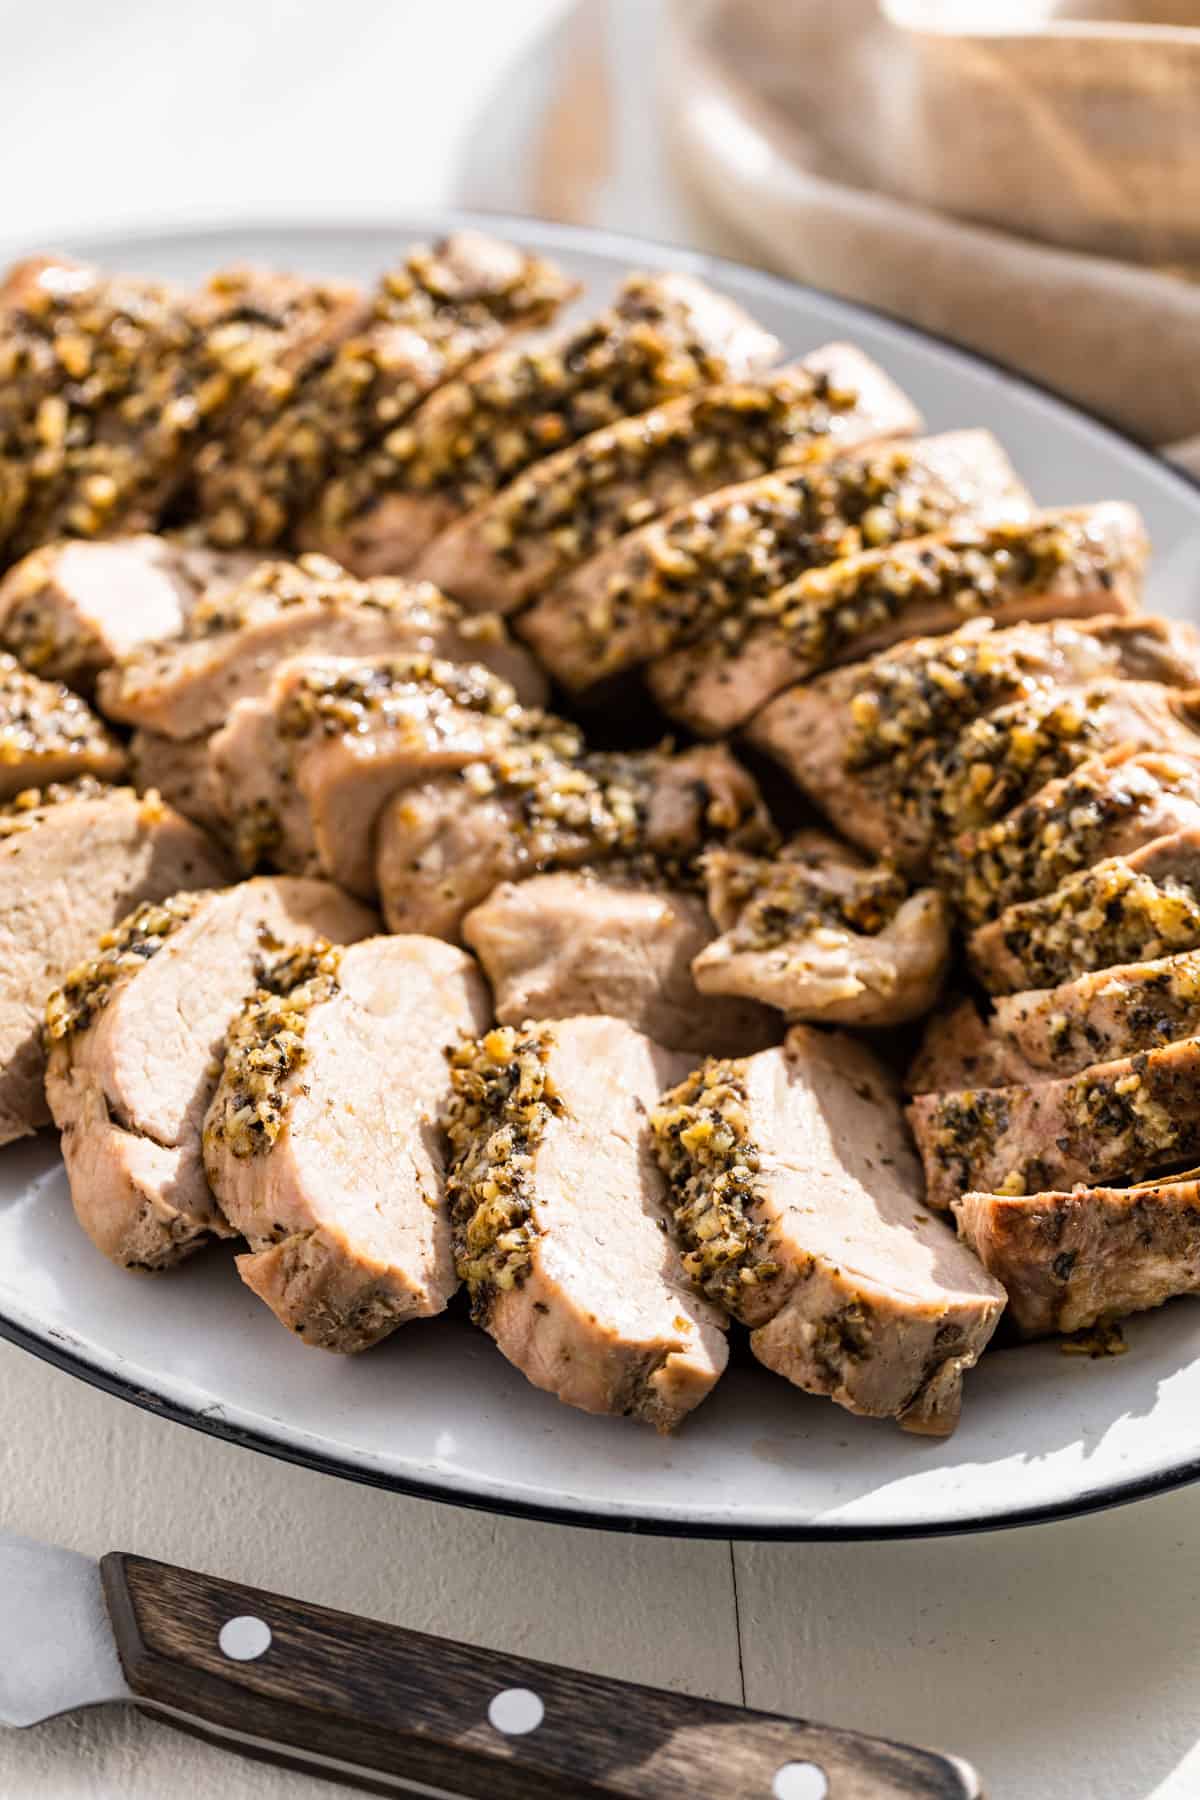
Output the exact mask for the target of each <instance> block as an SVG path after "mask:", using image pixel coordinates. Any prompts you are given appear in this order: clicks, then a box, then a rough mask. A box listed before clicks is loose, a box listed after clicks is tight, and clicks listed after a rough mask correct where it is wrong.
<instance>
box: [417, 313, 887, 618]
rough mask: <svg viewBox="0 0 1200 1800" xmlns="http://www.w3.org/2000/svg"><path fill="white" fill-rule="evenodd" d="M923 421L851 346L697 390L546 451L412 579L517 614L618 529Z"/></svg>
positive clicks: (443, 542) (434, 551)
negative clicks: (550, 453) (552, 452)
mask: <svg viewBox="0 0 1200 1800" xmlns="http://www.w3.org/2000/svg"><path fill="white" fill-rule="evenodd" d="M919 423H920V420H919V418H918V416H917V414H916V413H915V412H914V410H913V408H912V405H911V403H910V402H909V401H908V400H907V399H906V398H905V396H904V395H903V394H902V393H901V392H900V391H899V389H898V388H897V387H896V386H895V385H894V384H893V382H892V381H891V380H890V379H889V378H888V376H886V375H885V374H884V373H883V371H882V370H881V369H879V368H877V367H876V365H875V364H874V363H873V362H871V361H870V360H869V358H867V357H865V356H864V355H863V354H862V352H861V351H860V350H856V349H854V347H853V346H852V345H850V344H827V345H825V347H824V348H823V349H821V350H816V351H814V352H813V353H812V355H811V356H807V357H805V358H804V360H803V361H802V362H799V363H794V364H792V365H791V366H789V367H788V368H785V369H779V370H773V371H771V372H770V373H768V374H765V375H761V376H758V377H755V378H754V379H744V380H741V381H738V382H735V383H727V384H725V385H723V386H719V387H706V388H700V389H699V390H698V391H697V392H695V393H692V394H684V395H681V396H680V397H679V398H678V399H676V400H668V401H666V402H665V403H664V404H663V405H662V406H657V407H655V408H654V409H653V411H651V412H647V413H639V414H636V415H635V416H634V417H632V418H627V419H619V420H617V422H616V423H615V424H613V425H607V426H605V427H603V428H602V429H601V430H600V431H593V432H591V433H590V434H589V435H588V436H587V437H585V438H581V439H580V440H579V441H578V443H575V444H571V445H569V446H568V447H567V448H566V449H565V450H560V451H559V452H558V454H557V455H555V456H545V457H542V459H541V460H540V461H539V462H535V463H534V464H533V465H532V467H531V468H529V469H527V470H526V471H525V473H524V474H523V475H519V476H518V477H517V479H516V480H515V481H512V482H510V483H509V484H508V486H507V487H504V488H501V490H500V492H499V493H498V494H496V495H495V496H494V497H493V498H492V499H489V500H485V501H484V503H483V505H482V506H479V507H477V508H476V509H475V511H474V512H472V513H468V515H467V516H466V518H464V519H461V520H460V521H459V522H458V523H457V524H455V525H452V526H451V527H450V529H449V530H448V531H444V532H443V533H442V535H441V536H440V537H438V538H435V539H434V541H433V543H432V544H431V545H430V546H429V549H428V550H427V551H426V552H425V554H424V555H423V556H422V557H421V558H420V559H419V560H418V563H417V565H416V567H417V571H418V572H419V573H420V574H422V575H424V576H426V577H427V579H428V580H430V581H436V582H437V583H438V584H439V586H441V587H444V588H445V589H446V591H447V593H450V594H454V595H455V597H456V598H458V599H460V600H463V601H465V602H467V603H468V604H469V605H472V606H477V607H480V608H484V609H494V610H495V611H496V612H504V613H507V612H515V611H516V610H517V608H518V607H521V606H524V605H525V604H526V603H527V602H528V601H530V600H533V599H535V598H536V597H537V595H538V594H539V593H540V592H542V591H543V590H544V589H545V588H547V587H548V586H550V584H551V583H553V582H555V581H561V580H562V579H563V578H564V577H565V576H566V575H568V574H569V573H570V571H571V570H572V569H574V568H577V567H578V566H579V564H580V563H583V562H586V561H587V559H588V558H589V557H591V556H595V555H597V554H598V553H599V552H600V551H601V550H605V549H607V548H608V546H609V545H610V544H612V543H614V542H615V541H616V539H617V538H619V537H621V536H622V535H623V534H624V533H625V532H627V531H632V530H634V529H636V528H637V527H639V526H642V525H645V524H647V523H649V521H650V520H651V519H654V518H657V517H659V515H661V514H662V513H665V512H669V511H671V510H672V509H673V508H675V507H678V506H683V505H686V504H687V502H688V501H690V500H694V499H697V498H699V496H700V495H702V494H707V493H711V492H712V491H713V490H714V489H715V488H722V487H729V486H730V485H732V484H733V483H735V482H741V481H749V480H751V479H753V478H754V477H755V476H758V475H765V474H766V472H767V471H768V469H774V468H779V467H783V466H790V465H791V464H794V463H803V462H810V461H815V460H819V459H823V458H825V457H827V456H831V455H833V454H834V453H835V452H837V451H839V450H845V449H850V448H853V447H854V446H855V445H856V444H860V443H866V442H869V441H871V440H872V439H881V438H893V437H906V436H907V435H908V434H909V433H910V432H913V431H915V430H916V429H917V427H918V425H919Z"/></svg>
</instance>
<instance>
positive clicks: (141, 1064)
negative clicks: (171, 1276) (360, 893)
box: [46, 877, 376, 1269]
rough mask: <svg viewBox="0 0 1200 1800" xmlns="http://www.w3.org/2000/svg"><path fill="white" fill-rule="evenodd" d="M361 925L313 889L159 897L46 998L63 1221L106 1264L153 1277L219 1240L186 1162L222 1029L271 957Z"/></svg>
mask: <svg viewBox="0 0 1200 1800" xmlns="http://www.w3.org/2000/svg"><path fill="white" fill-rule="evenodd" d="M375 923H376V921H375V920H374V917H373V915H372V914H370V913H369V912H367V911H366V909H365V908H363V907H361V906H359V905H357V904H356V903H355V902H354V901H353V900H350V899H348V898H347V896H346V895H344V894H341V893H339V892H338V890H337V889H336V888H334V887H331V886H329V885H328V884H327V883H325V882H312V881H297V880H293V879H290V878H288V877H279V878H277V879H274V880H261V881H251V882H244V883H242V884H241V885H240V886H239V887H234V888H227V889H225V890H223V891H221V892H217V893H208V894H196V893H186V894H179V895H174V896H172V897H170V898H169V899H167V900H164V901H162V902H161V903H154V904H148V905H146V906H143V907H139V908H138V909H137V910H136V911H134V912H133V913H131V914H130V915H129V916H128V917H127V918H126V919H125V920H123V921H122V923H121V924H120V925H119V926H117V927H116V928H115V929H114V930H113V931H112V932H110V933H108V934H107V935H106V936H105V937H103V938H101V939H100V940H99V942H98V945H97V947H96V949H95V950H94V953H93V954H92V956H91V957H90V958H89V959H88V960H86V961H84V962H82V963H80V964H79V965H78V966H77V967H76V968H75V969H73V970H72V971H71V973H70V974H69V975H68V976H67V977H66V979H65V980H64V981H63V983H62V986H61V987H59V988H58V989H56V990H55V992H54V993H53V994H52V995H51V996H50V999H49V1001H48V1003H47V1007H46V1021H47V1025H46V1029H47V1037H48V1039H49V1044H50V1053H49V1062H48V1066H47V1072H46V1094H47V1098H48V1100H49V1102H50V1110H51V1112H52V1113H53V1115H54V1120H55V1123H56V1124H57V1125H58V1126H59V1127H60V1128H61V1130H62V1133H63V1159H64V1161H65V1162H66V1165H67V1176H68V1179H69V1181H70V1184H71V1199H72V1202H73V1204H74V1207H75V1212H76V1215H77V1217H78V1219H79V1222H80V1224H81V1225H82V1226H83V1228H84V1230H85V1231H86V1232H87V1234H88V1236H89V1237H90V1238H91V1240H92V1242H93V1243H94V1244H95V1245H96V1247H97V1248H98V1249H99V1250H101V1251H103V1253H104V1255H105V1256H107V1257H109V1258H110V1260H111V1261H113V1262H116V1263H120V1264H123V1265H124V1266H126V1267H138V1268H148V1269H163V1268H167V1267H169V1266H170V1265H172V1264H173V1263H177V1262H179V1261H180V1260H181V1259H182V1258H183V1257H185V1256H188V1255H190V1254H191V1252H192V1251H194V1250H197V1249H199V1248H200V1247H201V1245H203V1244H204V1243H206V1242H207V1241H208V1240H209V1239H210V1238H213V1237H229V1236H232V1235H233V1229H232V1227H231V1226H230V1225H229V1224H228V1222H227V1221H226V1220H225V1219H224V1218H223V1217H222V1214H221V1211H220V1208H219V1207H218V1205H217V1203H216V1201H215V1200H214V1198H213V1196H212V1193H211V1192H210V1190H209V1186H208V1183H207V1181H206V1179H205V1175H204V1163H203V1156H202V1150H201V1131H202V1127H203V1124H204V1115H205V1113H206V1111H207V1109H208V1105H209V1102H210V1101H211V1099H212V1096H213V1093H214V1091H215V1089H216V1086H217V1080H218V1077H219V1075H220V1072H221V1063H220V1056H221V1049H222V1045H223V1043H224V1040H225V1034H226V1032H227V1031H228V1029H229V1026H230V1023H231V1021H232V1020H233V1018H234V1016H235V1014H236V1013H237V1011H238V1009H239V1008H240V1006H241V1004H242V1002H243V1000H245V998H246V996H247V994H248V993H250V992H251V990H252V989H253V988H254V986H255V984H256V982H257V979H258V974H259V971H260V968H261V967H262V965H263V962H264V959H266V958H267V957H268V956H269V955H270V954H271V953H272V952H274V951H278V950H280V949H281V948H282V947H283V946H284V945H287V944H299V943H311V942H312V941H314V940H315V939H317V938H328V939H330V940H332V941H333V942H339V943H340V942H346V941H353V940H354V939H356V938H360V937H365V936H367V935H368V934H369V933H370V932H371V930H372V929H373V927H374V925H375Z"/></svg>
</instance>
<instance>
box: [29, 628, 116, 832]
mask: <svg viewBox="0 0 1200 1800" xmlns="http://www.w3.org/2000/svg"><path fill="white" fill-rule="evenodd" d="M124 771H125V750H124V747H123V746H122V745H121V744H120V743H119V742H118V740H117V739H116V738H115V737H114V736H113V734H112V732H111V731H109V730H108V728H107V726H106V725H105V724H104V723H103V721H102V720H100V719H98V718H97V717H96V715H95V713H94V712H93V711H92V709H91V707H90V706H89V705H88V703H87V701H86V700H81V699H80V697H79V695H78V694H73V693H72V692H71V690H70V688H67V687H64V686H63V684H62V682H61V681H43V680H42V679H41V678H40V676H37V675H31V674H30V673H29V671H28V670H27V669H23V668H22V667H21V665H20V663H19V662H18V661H17V659H16V657H14V656H9V655H8V654H7V652H0V801H4V800H11V799H12V798H13V796H14V795H16V794H19V793H20V792H21V790H22V789H23V788H35V787H45V786H46V785H47V784H49V783H51V782H64V781H68V782H69V781H75V780H78V779H79V778H80V777H81V776H84V775H90V776H94V777H95V778H96V780H98V781H116V780H118V779H119V777H120V776H121V775H122V774H123V773H124Z"/></svg>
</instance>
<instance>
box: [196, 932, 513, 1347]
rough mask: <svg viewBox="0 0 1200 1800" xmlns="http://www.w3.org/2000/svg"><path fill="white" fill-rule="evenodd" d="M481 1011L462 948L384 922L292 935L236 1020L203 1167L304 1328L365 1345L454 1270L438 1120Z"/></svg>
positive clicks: (255, 1285) (305, 1333)
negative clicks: (336, 936) (316, 937)
mask: <svg viewBox="0 0 1200 1800" xmlns="http://www.w3.org/2000/svg"><path fill="white" fill-rule="evenodd" d="M490 1017H491V1009H490V1006H489V1004H488V997H487V989H486V987H485V986H484V982H483V979H482V977H481V976H480V974H479V971H478V969H477V968H476V967H475V965H474V963H473V961H472V960H471V958H470V957H469V956H466V955H464V953H463V952H462V951H461V950H455V949H453V948H451V946H450V945H449V944H442V943H438V942H437V941H436V940H435V939H433V938H421V937H377V938H368V939H367V940H365V941H364V942H361V943H357V944H353V945H351V946H350V948H349V949H345V950H341V949H335V948H333V947H331V946H329V945H326V944H317V945H312V944H309V945H305V946H304V947H302V948H301V949H298V950H296V949H293V950H289V951H285V952H284V953H283V954H282V955H281V956H280V957H278V958H276V959H274V960H272V961H271V963H270V964H269V966H268V967H267V968H266V970H265V971H264V973H263V975H262V977H261V985H260V986H259V987H258V988H257V989H256V990H255V991H254V993H253V994H252V995H251V996H250V998H249V999H248V1000H247V1001H246V1002H245V1004H244V1005H243V1007H242V1010H241V1012H240V1013H239V1014H238V1016H237V1018H236V1019H235V1020H234V1021H233V1023H232V1025H231V1026H230V1029H229V1035H228V1040H227V1046H226V1050H225V1059H224V1068H223V1072H222V1075H221V1081H220V1084H219V1086H218V1088H217V1091H216V1094H215V1095H214V1096H213V1100H212V1104H211V1106H210V1107H209V1109H208V1115H207V1119H206V1122H205V1126H204V1166H205V1169H206V1171H207V1174H208V1179H209V1182H210V1184H211V1186H212V1190H213V1192H214V1194H215V1195H216V1197H217V1201H218V1203H219V1205H220V1208H221V1212H222V1214H223V1216H224V1217H225V1219H226V1220H227V1221H228V1223H229V1224H230V1225H231V1226H232V1227H233V1228H234V1230H235V1231H239V1232H240V1233H241V1234H242V1236H243V1237H244V1238H246V1240H247V1242H248V1243H249V1245H250V1250H249V1252H248V1253H247V1254H246V1255H243V1256H239V1257H238V1259H237V1263H238V1273H239V1274H240V1275H241V1277H242V1280H243V1281H244V1282H246V1284H247V1286H249V1287H250V1288H252V1289H253V1290H254V1292H255V1293H256V1294H257V1295H258V1296H259V1298H260V1299H262V1300H263V1301H265V1302H266V1304H267V1305H268V1306H269V1307H270V1308H271V1310H272V1311H273V1312H274V1313H275V1315H276V1317H277V1318H278V1319H279V1320H280V1321H281V1322H282V1323H283V1324H284V1325H286V1326H287V1327H288V1328H289V1330H291V1331H294V1332H296V1333H297V1334H298V1335H299V1336H300V1337H302V1338H303V1339H304V1342H305V1343H306V1344H315V1345H318V1346H319V1347H320V1348H321V1349H324V1350H342V1351H358V1350H366V1349H369V1348H370V1346H371V1345H372V1344H377V1343H379V1341H380V1340H381V1339H382V1338H385V1337H387V1336H388V1335H389V1334H390V1333H391V1332H393V1331H394V1330H396V1328H397V1327H398V1326H400V1325H403V1324H405V1323H406V1322H407V1321H408V1320H410V1319H416V1318H427V1317H429V1316H430V1315H432V1314H434V1313H439V1312H442V1311H443V1310H444V1308H445V1306H446V1302H447V1301H448V1300H449V1298H450V1296H451V1295H452V1294H453V1292H454V1290H455V1288H456V1287H457V1286H458V1281H457V1277H456V1276H455V1273H454V1255H453V1249H452V1245H451V1241H450V1219H449V1214H448V1212H447V1211H446V1206H445V1185H444V1183H445V1163H444V1157H443V1151H442V1143H441V1139H440V1136H439V1133H438V1128H437V1120H438V1117H439V1115H440V1113H441V1111H442V1108H443V1106H444V1105H445V1102H446V1101H447V1099H448V1098H449V1092H450V1077H449V1071H448V1069H447V1064H446V1055H447V1051H448V1050H449V1049H450V1048H451V1047H452V1046H457V1044H458V1043H459V1042H460V1040H461V1039H462V1038H463V1036H464V1035H466V1034H468V1033H469V1034H472V1035H474V1034H476V1033H479V1032H483V1031H485V1030H486V1029H487V1026H488V1024H489V1021H490Z"/></svg>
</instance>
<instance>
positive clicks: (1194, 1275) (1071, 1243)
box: [954, 1178, 1200, 1337]
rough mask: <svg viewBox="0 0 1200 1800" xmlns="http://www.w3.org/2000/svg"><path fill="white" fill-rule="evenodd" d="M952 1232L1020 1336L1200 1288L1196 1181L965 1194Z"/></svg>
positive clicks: (1066, 1327) (1092, 1321)
mask: <svg viewBox="0 0 1200 1800" xmlns="http://www.w3.org/2000/svg"><path fill="white" fill-rule="evenodd" d="M954 1216H955V1219H956V1220H957V1223H958V1231H959V1236H960V1237H961V1238H962V1239H963V1241H964V1242H965V1243H967V1244H969V1245H970V1246H971V1248H972V1250H974V1252H975V1254H976V1255H977V1256H978V1257H979V1258H980V1260H981V1261H982V1263H983V1265H984V1267H985V1268H986V1269H987V1270H988V1271H989V1272H990V1273H991V1274H992V1275H994V1276H995V1277H996V1279H997V1280H998V1281H999V1282H1001V1283H1002V1285H1003V1286H1004V1288H1005V1290H1006V1292H1007V1294H1008V1310H1009V1313H1010V1315H1011V1316H1012V1319H1013V1322H1014V1323H1015V1324H1016V1326H1017V1327H1018V1329H1019V1330H1020V1331H1021V1332H1022V1333H1023V1334H1024V1335H1025V1336H1026V1337H1045V1336H1046V1335H1047V1334H1048V1333H1050V1332H1056V1331H1064V1332H1069V1331H1082V1330H1086V1329H1087V1328H1088V1327H1089V1326H1092V1325H1098V1324H1104V1323H1108V1322H1111V1321H1113V1320H1115V1319H1120V1318H1124V1317H1125V1316H1126V1315H1127V1314H1129V1313H1135V1312H1145V1311H1147V1310H1148V1309H1149V1308H1150V1307H1153V1306H1161V1305H1162V1304H1163V1302H1164V1301H1165V1300H1170V1299H1172V1298H1173V1297H1174V1296H1175V1295H1177V1294H1194V1293H1197V1292H1200V1182H1196V1181H1194V1180H1188V1179H1182V1178H1181V1179H1173V1180H1171V1181H1168V1182H1161V1183H1157V1184H1147V1185H1145V1186H1143V1187H1133V1188H1122V1187H1116V1188H1114V1187H1079V1188H1075V1189H1074V1190H1072V1191H1071V1192H1070V1193H1046V1194H964V1195H963V1197H962V1199H961V1200H958V1201H956V1202H955V1206H954Z"/></svg>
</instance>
